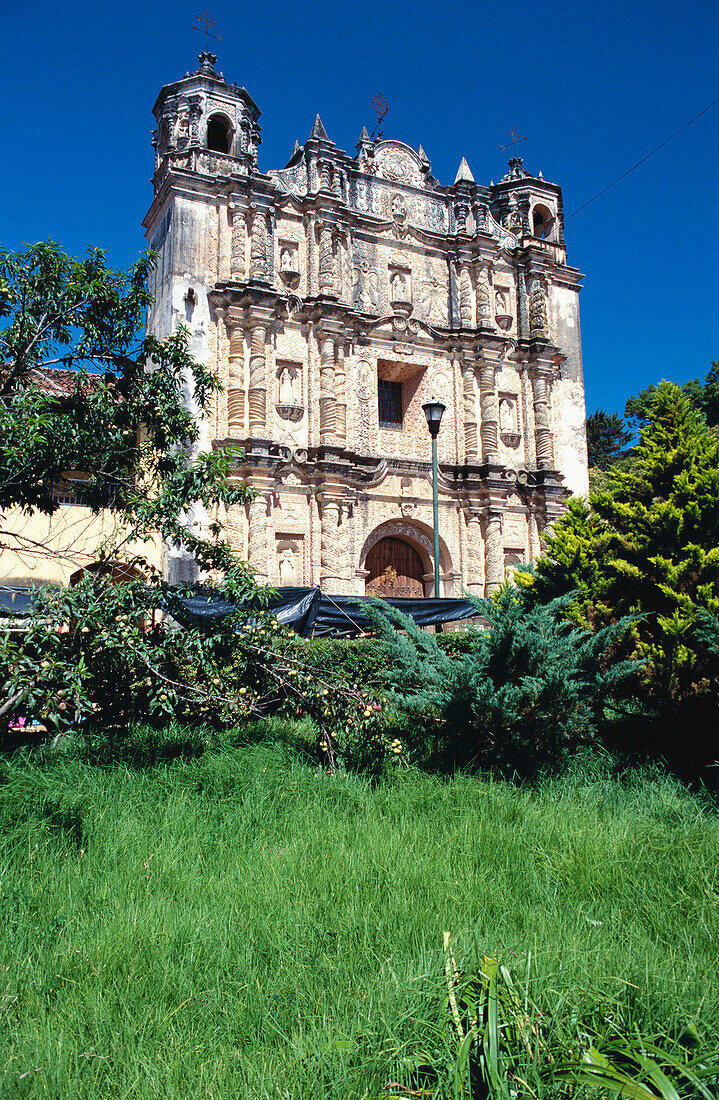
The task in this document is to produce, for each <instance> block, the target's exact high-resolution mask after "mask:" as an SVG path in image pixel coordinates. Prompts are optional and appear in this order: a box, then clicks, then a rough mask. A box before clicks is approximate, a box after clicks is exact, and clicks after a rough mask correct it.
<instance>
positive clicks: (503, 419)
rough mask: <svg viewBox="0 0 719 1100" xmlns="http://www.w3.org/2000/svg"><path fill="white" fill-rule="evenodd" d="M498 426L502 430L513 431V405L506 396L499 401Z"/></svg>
mask: <svg viewBox="0 0 719 1100" xmlns="http://www.w3.org/2000/svg"><path fill="white" fill-rule="evenodd" d="M499 428H500V431H502V432H513V431H514V405H513V404H512V402H511V401H510V400H508V398H506V397H503V398H502V399H501V401H500V402H499Z"/></svg>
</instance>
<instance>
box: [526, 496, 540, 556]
mask: <svg viewBox="0 0 719 1100" xmlns="http://www.w3.org/2000/svg"><path fill="white" fill-rule="evenodd" d="M541 553H542V544H541V542H540V539H539V524H538V523H537V515H536V513H535V511H534V510H533V509H532V510H530V513H529V557H530V559H531V560H532V561H536V559H537V558H538V557H539V556H540V555H541Z"/></svg>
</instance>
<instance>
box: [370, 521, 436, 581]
mask: <svg viewBox="0 0 719 1100" xmlns="http://www.w3.org/2000/svg"><path fill="white" fill-rule="evenodd" d="M375 547H380V549H378V550H375ZM418 563H419V564H418ZM439 564H440V571H441V574H442V576H443V578H444V591H443V593H442V594H443V595H449V594H450V592H448V591H447V580H448V579H449V583H450V585H451V582H452V580H453V579H454V578H453V573H452V559H451V556H450V553H449V549H448V547H447V544H446V543H445V541H444V539H443V538H441V537H440V540H439ZM380 565H381V568H379V567H380ZM419 566H421V570H422V572H421V573H420V572H419ZM387 567H389V572H388V573H387V574H385V570H386V569H387ZM360 568H361V569H362V570H364V574H365V592H366V594H368V595H375V596H377V595H386V596H414V597H415V598H418V597H422V596H433V595H434V541H433V533H432V528H431V527H428V526H427V525H426V524H424V523H420V522H418V521H416V520H405V519H391V520H387V521H386V522H385V523H381V524H380V525H379V527H376V528H375V529H374V531H372V532H371V534H370V535H369V536H368V537H367V539H366V540H365V544H364V546H363V547H362V553H361V555H360ZM393 572H394V573H395V574H396V576H393ZM383 575H384V582H382V581H381V580H379V578H380V577H381V576H383ZM418 581H419V582H420V583H419V584H418V583H417V582H418ZM391 582H394V586H395V591H394V592H392V591H390V590H389V584H390V583H391ZM378 583H379V584H380V585H382V584H383V583H384V585H385V591H384V592H379V591H377V590H376V588H377V585H378ZM398 586H399V587H402V588H404V589H407V590H406V591H402V592H399V591H397V587H398Z"/></svg>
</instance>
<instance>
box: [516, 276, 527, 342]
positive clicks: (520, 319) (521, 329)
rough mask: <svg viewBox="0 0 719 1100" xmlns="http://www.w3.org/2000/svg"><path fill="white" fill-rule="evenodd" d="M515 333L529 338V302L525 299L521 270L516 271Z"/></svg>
mask: <svg viewBox="0 0 719 1100" xmlns="http://www.w3.org/2000/svg"><path fill="white" fill-rule="evenodd" d="M517 309H518V316H517V332H518V333H519V336H520V337H522V336H524V337H528V336H529V301H528V298H527V279H526V276H525V273H524V269H523V268H521V267H520V268H518V270H517Z"/></svg>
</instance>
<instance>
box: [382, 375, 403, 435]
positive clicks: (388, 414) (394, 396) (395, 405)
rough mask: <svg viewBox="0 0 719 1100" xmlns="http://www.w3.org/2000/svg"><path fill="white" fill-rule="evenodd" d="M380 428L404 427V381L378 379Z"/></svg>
mask: <svg viewBox="0 0 719 1100" xmlns="http://www.w3.org/2000/svg"><path fill="white" fill-rule="evenodd" d="M377 397H378V402H379V426H380V428H401V427H402V383H401V382H388V381H386V380H385V379H384V378H379V379H378V380H377Z"/></svg>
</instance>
